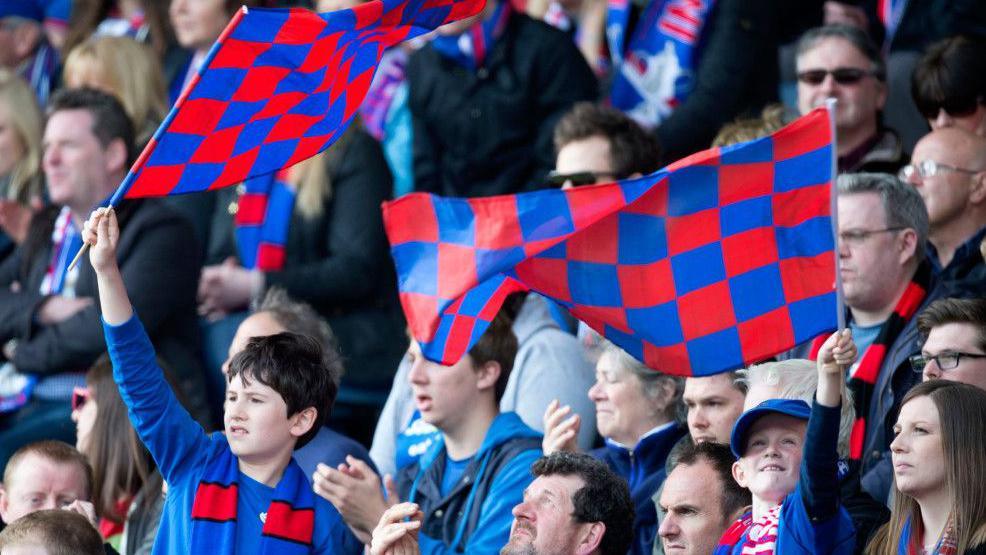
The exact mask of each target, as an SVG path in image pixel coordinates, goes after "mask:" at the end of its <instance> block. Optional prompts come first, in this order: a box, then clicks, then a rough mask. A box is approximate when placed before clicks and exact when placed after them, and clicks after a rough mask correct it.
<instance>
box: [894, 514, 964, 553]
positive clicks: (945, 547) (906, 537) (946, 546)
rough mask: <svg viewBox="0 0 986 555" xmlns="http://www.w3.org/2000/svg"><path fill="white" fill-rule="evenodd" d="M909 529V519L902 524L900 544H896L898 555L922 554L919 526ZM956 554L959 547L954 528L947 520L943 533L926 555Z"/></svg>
mask: <svg viewBox="0 0 986 555" xmlns="http://www.w3.org/2000/svg"><path fill="white" fill-rule="evenodd" d="M911 528H912V527H911V519H907V522H905V523H904V529H903V530H901V534H900V542H899V543H898V544H897V554H898V555H921V554H922V553H923V551H922V548H923V546H922V545H921V544H922V541H923V536H924V533H923V531H922V530H921V527H920V525H918V526H916V527H914V528H915V529H914V530H912V529H911ZM958 552H959V545H958V539H957V538H956V537H955V526H953V524H952V519H951V518H949V519H948V524H946V525H945V532H944V533H943V534H942V537H941V538H939V539H938V543H937V544H935V548H934V549H933V550H932V551H931V552H930V553H928V555H957V554H958Z"/></svg>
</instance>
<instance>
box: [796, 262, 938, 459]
mask: <svg viewBox="0 0 986 555" xmlns="http://www.w3.org/2000/svg"><path fill="white" fill-rule="evenodd" d="M930 282H931V265H930V264H928V262H927V261H926V262H923V263H922V264H921V266H919V267H918V269H917V271H916V272H915V273H914V277H913V278H911V283H909V284H908V285H907V288H906V289H905V290H904V294H903V295H901V296H900V300H898V301H897V305H896V306H895V307H894V311H893V313H892V314H891V315H890V317H889V318H887V320H886V321H885V322H884V323H883V325H882V326H881V327H880V331H879V332H878V333H877V336H876V339H875V340H873V343H872V344H871V345H870V346H869V347H867V348H866V351H865V352H863V354H862V355H861V356H860V357H859V362H858V363H857V364H856V366H854V367H853V368H852V369H851V370H850V372H849V382H848V383H849V390H850V391H852V394H853V406H854V407H855V408H856V421H855V422H853V426H852V435H850V436H849V458H850V459H851V460H854V461H858V460H860V459H861V458H862V457H863V447H864V446H865V441H866V416H867V415H868V414H869V413H870V404H871V403H870V402H871V401H872V398H873V389H874V385H875V384H876V380H877V378H878V377H879V376H880V368H881V367H882V366H883V359H884V358H885V357H886V356H887V351H888V350H889V349H890V347H891V346H892V345H893V344H894V341H896V340H897V336H899V335H900V333H901V332H902V331H904V328H905V327H906V326H907V323H908V322H909V321H910V320H911V318H913V317H914V315H915V314H916V313H917V311H918V308H920V307H921V303H922V302H924V298H925V296H926V295H927V294H928V288H929V284H930ZM827 337H828V336H827V335H820V336H818V337H816V338H815V340H814V341H813V342H812V345H811V354H810V355H809V358H811V360H816V359H817V358H818V351H819V350H820V349H821V348H822V344H823V343H825V339H826V338H827Z"/></svg>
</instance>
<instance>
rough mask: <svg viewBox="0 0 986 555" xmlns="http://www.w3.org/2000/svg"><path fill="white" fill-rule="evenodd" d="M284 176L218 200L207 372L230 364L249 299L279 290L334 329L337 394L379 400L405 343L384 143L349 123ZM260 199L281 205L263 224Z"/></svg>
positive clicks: (207, 285) (205, 273)
mask: <svg viewBox="0 0 986 555" xmlns="http://www.w3.org/2000/svg"><path fill="white" fill-rule="evenodd" d="M286 173H287V175H286V176H283V175H282V176H278V177H277V178H275V181H274V183H273V186H272V187H267V188H266V189H258V190H256V191H254V190H250V191H247V189H248V188H249V187H252V185H251V182H248V184H247V187H240V188H233V187H227V188H226V189H223V190H221V191H218V192H217V195H218V196H216V206H215V210H214V213H213V215H212V222H211V229H210V231H209V233H208V234H209V241H210V242H209V247H208V249H207V259H206V262H207V264H208V265H207V266H206V267H205V268H203V270H202V276H201V278H200V280H199V303H200V304H199V308H200V312H202V313H203V314H206V315H207V319H208V320H209V321H210V322H209V324H208V327H207V330H208V331H207V336H206V349H207V352H206V355H207V357H208V362H209V366H210V369H211V370H213V371H216V370H218V369H219V367H220V366H221V364H222V362H223V360H224V359H225V358H226V353H227V350H228V348H229V344H230V341H231V340H232V337H233V334H234V333H235V330H236V326H237V325H239V323H240V322H241V321H242V320H243V318H245V317H246V316H247V314H248V312H247V310H248V309H249V307H250V303H251V301H252V300H254V299H260V298H262V296H263V294H264V291H265V290H266V289H267V288H270V287H281V288H283V289H284V290H285V291H286V292H287V293H288V295H291V297H293V298H295V299H297V300H299V301H302V302H305V303H307V304H309V305H311V306H312V308H314V309H315V310H317V311H318V313H319V314H320V315H321V316H322V317H323V318H325V319H326V321H327V322H328V323H329V326H330V327H331V328H332V333H333V334H335V336H336V338H337V339H338V341H339V350H340V352H341V353H342V356H343V359H345V360H346V361H347V362H346V366H347V369H348V372H347V373H346V375H345V376H344V377H343V379H342V386H341V394H347V393H348V392H350V391H353V390H355V391H360V392H364V395H368V394H378V395H379V396H380V397H382V396H383V393H384V392H386V391H387V389H388V388H389V387H390V384H391V381H392V379H393V373H394V368H395V367H396V366H397V364H398V363H399V361H400V359H401V355H402V354H403V353H404V350H405V347H406V345H407V337H406V335H405V333H404V328H405V323H404V319H403V315H402V314H401V311H400V305H399V303H398V300H397V295H396V290H397V289H396V286H395V284H396V275H395V274H396V272H395V271H394V267H393V261H392V260H391V258H390V251H389V245H388V243H387V237H386V235H385V233H384V227H383V218H382V214H381V212H380V203H381V202H383V201H384V200H386V199H388V198H390V191H391V188H392V181H391V177H390V172H389V171H388V170H387V163H386V161H385V160H384V158H383V153H382V152H381V150H380V145H379V144H378V143H377V142H376V141H374V140H373V138H372V137H370V136H369V135H367V134H366V132H364V131H363V130H362V129H360V127H359V125H352V126H350V127H349V129H348V130H347V131H346V133H345V134H344V135H343V136H342V138H341V139H340V140H339V141H337V142H336V143H335V144H333V145H332V147H331V148H329V149H328V150H326V151H324V152H323V153H322V154H320V155H317V156H315V157H313V158H309V159H308V160H306V161H304V162H302V163H300V164H297V165H295V166H294V167H292V168H291V169H290V170H288V171H287V172H286ZM260 179H261V180H263V179H264V178H260ZM252 183H254V184H260V183H263V182H258V181H257V180H253V181H252ZM266 184H267V185H270V182H269V181H268V182H266ZM248 193H249V194H248ZM264 195H267V198H274V199H278V202H271V203H269V205H268V209H267V211H266V214H265V215H264V219H263V220H262V221H261V223H258V222H257V221H255V220H250V219H249V218H250V217H251V211H250V210H247V209H248V208H250V205H249V204H248V202H250V201H256V200H257V199H258V198H262V197H263V196H264ZM253 206H256V204H254V205H253ZM240 207H243V208H244V210H245V212H244V213H243V214H242V217H241V214H240V213H239V212H238V210H239V208H240ZM231 212H236V214H235V215H233V214H231ZM253 213H254V214H255V211H254V212H253ZM278 232H280V233H279V234H278ZM272 245H280V246H281V247H282V248H281V250H280V251H279V252H280V255H279V256H271V257H268V256H267V253H266V251H268V250H274V249H270V247H271V246H272ZM342 401H343V400H342V399H340V402H342ZM369 435H370V433H369V432H367V434H366V437H369Z"/></svg>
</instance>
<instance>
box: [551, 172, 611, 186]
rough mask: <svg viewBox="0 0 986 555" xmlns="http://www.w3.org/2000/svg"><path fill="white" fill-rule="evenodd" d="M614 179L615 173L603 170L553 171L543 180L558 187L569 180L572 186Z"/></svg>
mask: <svg viewBox="0 0 986 555" xmlns="http://www.w3.org/2000/svg"><path fill="white" fill-rule="evenodd" d="M614 179H616V175H615V174H612V173H605V172H600V173H597V172H575V173H558V172H556V171H553V172H551V173H549V174H548V177H547V178H545V180H544V182H545V184H546V185H548V186H551V187H554V188H558V187H561V186H562V185H564V184H565V183H566V182H571V183H572V186H573V187H581V186H582V185H593V184H595V183H605V182H608V181H612V180H614Z"/></svg>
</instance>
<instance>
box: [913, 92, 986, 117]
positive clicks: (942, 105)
mask: <svg viewBox="0 0 986 555" xmlns="http://www.w3.org/2000/svg"><path fill="white" fill-rule="evenodd" d="M915 103H916V104H917V106H918V111H920V112H921V115H922V116H924V118H925V119H935V118H937V117H938V112H939V111H941V110H944V111H945V113H946V114H948V115H949V116H951V117H953V118H964V117H968V116H971V115H972V114H974V113H975V112H976V110H977V109H979V107H980V106H981V105H983V104H986V99H984V98H983V97H981V96H976V97H966V98H946V99H945V100H942V101H941V102H938V101H922V100H921V99H915Z"/></svg>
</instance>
